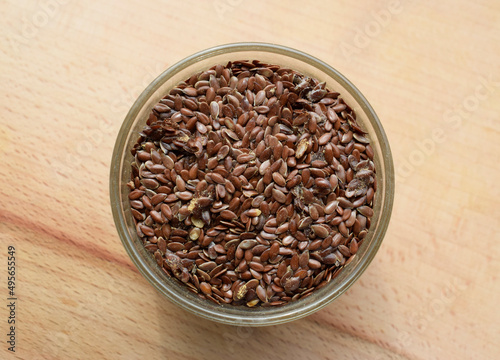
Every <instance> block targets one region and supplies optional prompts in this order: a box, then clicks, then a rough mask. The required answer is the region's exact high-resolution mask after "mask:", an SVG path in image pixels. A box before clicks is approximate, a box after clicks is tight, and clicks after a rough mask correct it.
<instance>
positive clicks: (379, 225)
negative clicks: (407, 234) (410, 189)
mask: <svg viewBox="0 0 500 360" xmlns="http://www.w3.org/2000/svg"><path fill="white" fill-rule="evenodd" d="M242 59H249V60H255V59H257V60H260V61H262V62H266V63H269V64H277V65H281V66H283V67H287V68H291V69H294V70H297V71H299V72H301V73H302V74H304V75H308V76H310V77H314V78H316V79H318V80H319V81H326V84H327V87H328V88H329V89H330V90H334V91H337V92H339V93H340V94H341V96H342V97H343V98H344V100H345V102H346V103H347V104H349V106H350V107H351V108H353V109H354V110H355V112H356V115H357V121H358V122H359V123H360V124H361V126H362V127H363V128H364V130H365V131H367V132H368V136H369V138H370V139H371V145H372V148H373V150H374V153H375V161H374V162H375V164H376V181H377V191H376V193H375V198H374V216H373V218H372V221H371V227H370V231H369V232H368V235H367V236H366V237H365V239H364V241H363V243H362V244H361V246H360V247H359V250H358V252H357V254H356V256H355V257H354V258H353V259H352V261H350V262H349V263H348V265H346V266H345V267H344V268H343V269H342V271H340V272H339V274H338V275H337V276H336V277H335V278H333V279H332V280H331V281H330V282H329V283H328V284H327V285H326V286H324V287H322V288H321V289H318V290H315V291H314V292H313V293H312V294H311V295H310V296H308V297H305V298H303V299H299V300H297V301H294V302H290V303H288V304H286V305H282V306H275V307H273V306H270V307H254V308H248V307H246V306H234V305H217V304H215V303H213V302H211V301H209V300H206V299H201V298H200V297H198V296H197V295H196V294H194V293H192V292H190V291H189V290H188V289H187V287H186V286H185V285H184V284H181V283H180V282H179V281H178V280H177V279H175V278H170V277H168V276H167V275H166V274H165V273H164V272H163V271H162V270H161V268H160V267H159V266H158V265H157V263H156V261H155V260H154V258H153V257H152V256H151V254H150V253H149V252H148V251H147V250H146V249H145V248H144V246H143V244H142V241H141V240H140V239H139V237H138V236H137V234H136V228H135V225H134V220H133V216H132V214H131V208H130V204H129V200H128V193H129V189H128V187H127V185H126V184H127V183H128V182H129V181H130V175H131V174H130V173H131V167H130V163H131V162H132V161H133V157H132V155H131V153H130V149H131V148H132V147H133V145H134V144H135V142H136V140H137V138H138V133H139V132H140V131H141V130H142V128H143V126H144V124H145V123H146V120H147V119H148V117H149V113H150V111H151V109H152V108H153V106H154V105H155V104H157V103H158V101H159V100H160V99H161V98H162V97H163V96H165V95H166V94H167V93H168V91H169V90H170V89H171V88H172V87H174V86H175V85H177V84H178V83H179V82H181V81H184V80H185V79H188V78H189V77H190V76H191V75H193V74H194V73H196V72H198V71H202V70H206V69H208V68H210V67H211V66H213V65H216V64H218V63H220V64H225V63H227V62H228V61H234V60H242ZM110 196H111V207H112V211H113V217H114V221H115V224H116V228H117V230H118V234H119V236H120V238H121V241H122V243H123V246H124V247H125V249H126V251H127V252H128V254H129V256H130V258H131V259H132V261H133V262H134V264H135V265H136V266H137V268H138V269H139V271H140V272H141V274H142V275H143V276H144V277H145V278H146V279H147V280H148V281H149V282H150V283H151V284H152V285H153V286H154V287H155V288H156V289H157V290H158V291H160V292H161V293H162V294H163V295H164V296H165V297H166V298H167V299H169V300H170V301H171V302H173V303H174V304H176V305H178V306H179V307H180V308H182V309H184V310H187V311H189V312H191V313H193V314H196V315H198V316H201V317H203V318H206V319H209V320H213V321H217V322H220V323H224V324H231V325H241V326H265V325H275V324H281V323H285V322H289V321H292V320H296V319H299V318H303V317H305V316H307V315H310V314H312V313H314V312H316V311H318V310H319V309H321V308H323V307H325V306H326V305H328V304H329V303H331V302H332V301H333V300H335V299H336V298H337V297H339V296H340V295H341V294H342V293H343V292H345V291H346V290H347V289H348V288H349V287H350V286H351V285H352V284H353V283H354V282H355V281H356V280H357V279H358V278H359V277H360V275H361V274H362V273H363V271H365V269H366V268H367V266H368V265H369V264H370V262H371V261H372V260H373V258H374V256H375V254H376V252H377V250H378V248H379V247H380V244H381V243H382V239H383V237H384V235H385V232H386V230H387V227H388V224H389V219H390V216H391V211H392V205H393V200H394V168H393V161H392V156H391V150H390V147H389V143H388V141H387V137H386V135H385V132H384V130H383V128H382V125H381V123H380V121H379V119H378V117H377V115H376V114H375V112H374V111H373V109H372V107H371V106H370V104H369V103H368V101H367V100H366V99H365V98H364V96H363V95H362V94H361V93H360V92H359V90H358V89H356V87H355V86H354V85H353V84H352V83H351V82H350V81H349V80H347V79H346V78H345V77H344V76H343V75H342V74H340V73H339V72H338V71H337V70H335V69H333V68H332V67H331V66H329V65H327V64H326V63H324V62H323V61H321V60H318V59H316V58H314V57H312V56H310V55H308V54H305V53H303V52H301V51H298V50H294V49H291V48H287V47H283V46H279V45H273V44H265V43H236V44H228V45H221V46H216V47H213V48H210V49H207V50H204V51H201V52H198V53H196V54H194V55H191V56H189V57H187V58H186V59H184V60H182V61H180V62H178V63H177V64H175V65H173V66H172V67H170V68H169V69H167V70H165V71H164V72H163V73H162V74H161V75H160V76H158V78H156V79H155V80H154V81H153V82H152V83H151V84H150V85H149V86H148V87H147V88H146V89H145V90H144V91H143V92H142V94H141V95H140V96H139V98H138V99H137V100H136V101H135V103H134V104H133V106H132V108H131V109H130V111H129V112H128V114H127V116H126V118H125V121H124V122H123V124H122V126H121V129H120V132H119V134H118V137H117V140H116V144H115V147H114V151H113V158H112V161H111V172H110Z"/></svg>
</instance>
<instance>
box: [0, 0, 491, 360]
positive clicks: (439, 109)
mask: <svg viewBox="0 0 500 360" xmlns="http://www.w3.org/2000/svg"><path fill="white" fill-rule="evenodd" d="M0 9H1V13H2V15H3V16H2V18H3V20H4V22H3V24H4V25H3V27H2V28H3V31H2V32H1V35H0V49H1V53H0V70H1V71H0V80H1V84H2V86H1V89H0V92H1V93H0V109H1V114H2V116H1V118H0V124H1V127H0V159H1V160H2V166H1V170H0V181H1V186H0V238H1V248H0V254H1V255H0V259H1V260H0V267H1V270H0V272H1V274H2V275H1V279H2V280H1V281H2V283H1V285H0V288H1V289H2V293H1V298H2V299H6V298H7V289H6V276H7V275H6V272H7V271H6V268H7V246H8V245H14V246H15V247H16V251H17V271H18V277H17V287H16V292H17V296H18V298H19V300H18V308H17V324H16V325H17V328H16V329H17V347H16V353H15V354H10V353H9V352H8V351H7V345H6V343H5V341H6V336H5V335H2V336H1V339H2V341H1V343H2V349H1V352H2V355H1V358H5V359H7V358H19V359H127V360H128V359H144V358H148V359H164V358H167V359H219V358H220V359H233V358H236V357H238V358H240V359H299V358H300V359H333V358H335V359H337V358H339V359H496V358H497V357H498V354H499V353H500V347H499V345H498V338H499V337H500V311H499V310H498V303H499V302H500V281H499V275H498V274H499V273H500V260H499V259H500V236H499V233H498V228H499V225H500V211H499V207H498V199H499V198H500V186H499V185H498V179H499V177H500V167H499V166H498V160H497V158H498V154H499V153H500V141H499V140H500V125H499V120H500V119H499V115H498V114H499V111H500V102H499V101H498V100H499V94H500V71H499V70H500V68H499V64H500V42H499V41H498V39H499V38H500V4H499V3H498V2H496V1H487V0H483V1H474V2H471V1H463V0H460V1H451V0H445V1H440V2H431V1H423V2H417V1H404V0H400V1H397V0H396V1H393V2H385V1H384V2H370V1H367V0H362V1H358V2H352V1H351V2H350V1H335V2H332V1H316V2H304V1H298V0H293V1H287V2H286V3H284V2H281V3H278V2H264V1H254V2H251V4H250V3H249V2H243V1H238V0H233V1H230V0H216V1H212V2H208V1H207V2H205V1H204V2H201V1H199V2H196V1H182V2H180V1H179V2H174V1H150V2H144V1H138V0H126V1H107V2H99V1H94V0H91V1H86V2H77V1H70V0H41V1H27V0H24V1H14V0H10V1H4V2H2V3H1V4H0ZM236 41H265V42H272V43H279V44H283V45H287V46H291V47H294V48H297V49H300V50H302V51H305V52H307V53H310V54H312V55H314V56H316V57H318V58H320V59H322V60H324V61H326V62H327V63H329V64H331V65H332V66H333V67H335V68H337V69H338V70H339V71H340V72H342V73H343V74H345V75H346V76H347V77H348V78H349V79H350V80H351V81H353V82H354V83H355V84H356V85H357V86H358V88H359V89H360V90H361V91H362V92H363V93H364V95H365V96H366V97H367V98H368V99H369V101H370V102H371V104H372V105H373V107H374V108H375V109H376V111H377V113H378V115H379V117H380V119H381V120H382V122H383V125H384V127H385V130H386V132H387V134H388V137H389V139H390V143H391V147H392V150H393V156H394V161H395V166H396V171H397V175H398V177H397V190H396V202H395V207H394V211H393V216H392V220H391V225H390V228H389V231H388V233H387V236H386V238H385V240H384V243H383V245H382V247H381V249H380V251H379V253H378V255H377V257H376V258H375V260H374V261H373V263H372V265H371V266H370V267H369V269H368V270H367V271H366V272H365V273H364V275H363V276H362V277H361V279H360V280H359V281H358V282H357V283H356V284H355V285H354V286H353V287H352V288H351V289H350V290H349V291H347V293H346V294H344V295H343V296H342V297H341V298H339V299H338V300H337V301H335V302H334V303H332V304H331V305H329V306H328V307H327V308H325V309H324V310H322V311H320V312H318V313H316V314H314V315H312V316H309V317H308V318H306V319H303V320H300V321H296V322H293V323H290V324H286V325H281V326H275V327H268V328H258V329H251V328H235V327H230V326H224V325H219V324H215V323H211V322H208V321H205V320H202V319H198V318H196V317H194V316H193V315H190V314H187V313H185V312H183V311H180V310H179V309H177V308H176V307H175V306H174V305H172V304H170V303H169V302H168V301H167V300H165V299H164V298H162V297H161V295H160V294H159V293H157V292H156V290H154V289H153V287H152V286H151V285H149V283H147V281H146V280H145V279H144V278H143V277H142V276H141V275H140V274H139V273H138V271H137V270H136V269H135V267H134V266H133V264H132V263H131V261H130V259H129V258H128V256H127V254H126V253H125V251H124V249H123V247H122V245H121V242H120V240H119V238H118V236H117V233H116V230H115V227H114V224H113V219H112V216H111V209H110V203H109V196H108V173H109V165H110V159H111V152H112V148H113V145H114V140H115V138H116V135H117V133H118V129H119V127H120V125H121V122H122V120H123V118H124V116H125V114H126V112H127V111H128V109H129V108H130V106H131V105H132V103H133V101H134V99H135V98H136V97H137V96H138V95H139V94H140V92H141V91H142V90H143V89H144V88H145V86H146V85H147V84H148V83H149V82H150V81H151V80H152V79H154V78H155V77H156V76H157V75H158V74H159V73H160V72H161V71H162V70H164V69H165V68H167V67H168V66H170V65H172V64H174V63H175V62H177V61H179V60H181V59H182V58H184V57H185V56H188V55H190V54H192V53H193V52H196V51H199V50H201V49H205V48H207V47H210V46H213V45H218V44H224V43H228V42H236ZM5 302H6V300H5ZM2 303H4V301H2ZM7 317H8V313H7V308H6V306H4V305H2V306H1V311H0V323H1V324H2V325H1V333H2V334H6V331H7V321H6V319H7Z"/></svg>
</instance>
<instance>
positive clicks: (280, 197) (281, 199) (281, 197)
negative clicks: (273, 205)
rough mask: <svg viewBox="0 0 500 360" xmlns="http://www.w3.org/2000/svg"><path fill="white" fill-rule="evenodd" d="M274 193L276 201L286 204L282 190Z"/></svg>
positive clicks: (273, 191) (274, 190) (275, 190)
mask: <svg viewBox="0 0 500 360" xmlns="http://www.w3.org/2000/svg"><path fill="white" fill-rule="evenodd" d="M272 193H273V198H274V200H276V201H277V202H279V203H281V204H284V203H285V202H286V195H285V194H284V193H283V192H282V191H281V190H278V189H273V190H272Z"/></svg>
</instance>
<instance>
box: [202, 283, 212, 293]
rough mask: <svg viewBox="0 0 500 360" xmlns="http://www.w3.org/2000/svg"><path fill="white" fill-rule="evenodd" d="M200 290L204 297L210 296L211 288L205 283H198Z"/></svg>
mask: <svg viewBox="0 0 500 360" xmlns="http://www.w3.org/2000/svg"><path fill="white" fill-rule="evenodd" d="M200 290H201V291H202V292H203V293H204V294H206V295H210V294H212V287H211V286H210V284H208V283H206V282H201V283H200Z"/></svg>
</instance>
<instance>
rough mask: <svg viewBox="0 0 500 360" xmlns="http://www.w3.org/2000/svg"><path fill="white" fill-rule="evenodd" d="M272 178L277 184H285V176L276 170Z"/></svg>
mask: <svg viewBox="0 0 500 360" xmlns="http://www.w3.org/2000/svg"><path fill="white" fill-rule="evenodd" d="M273 180H274V182H275V183H276V184H278V185H279V186H285V185H286V181H285V178H284V177H283V175H281V174H280V173H276V172H275V173H273Z"/></svg>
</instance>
